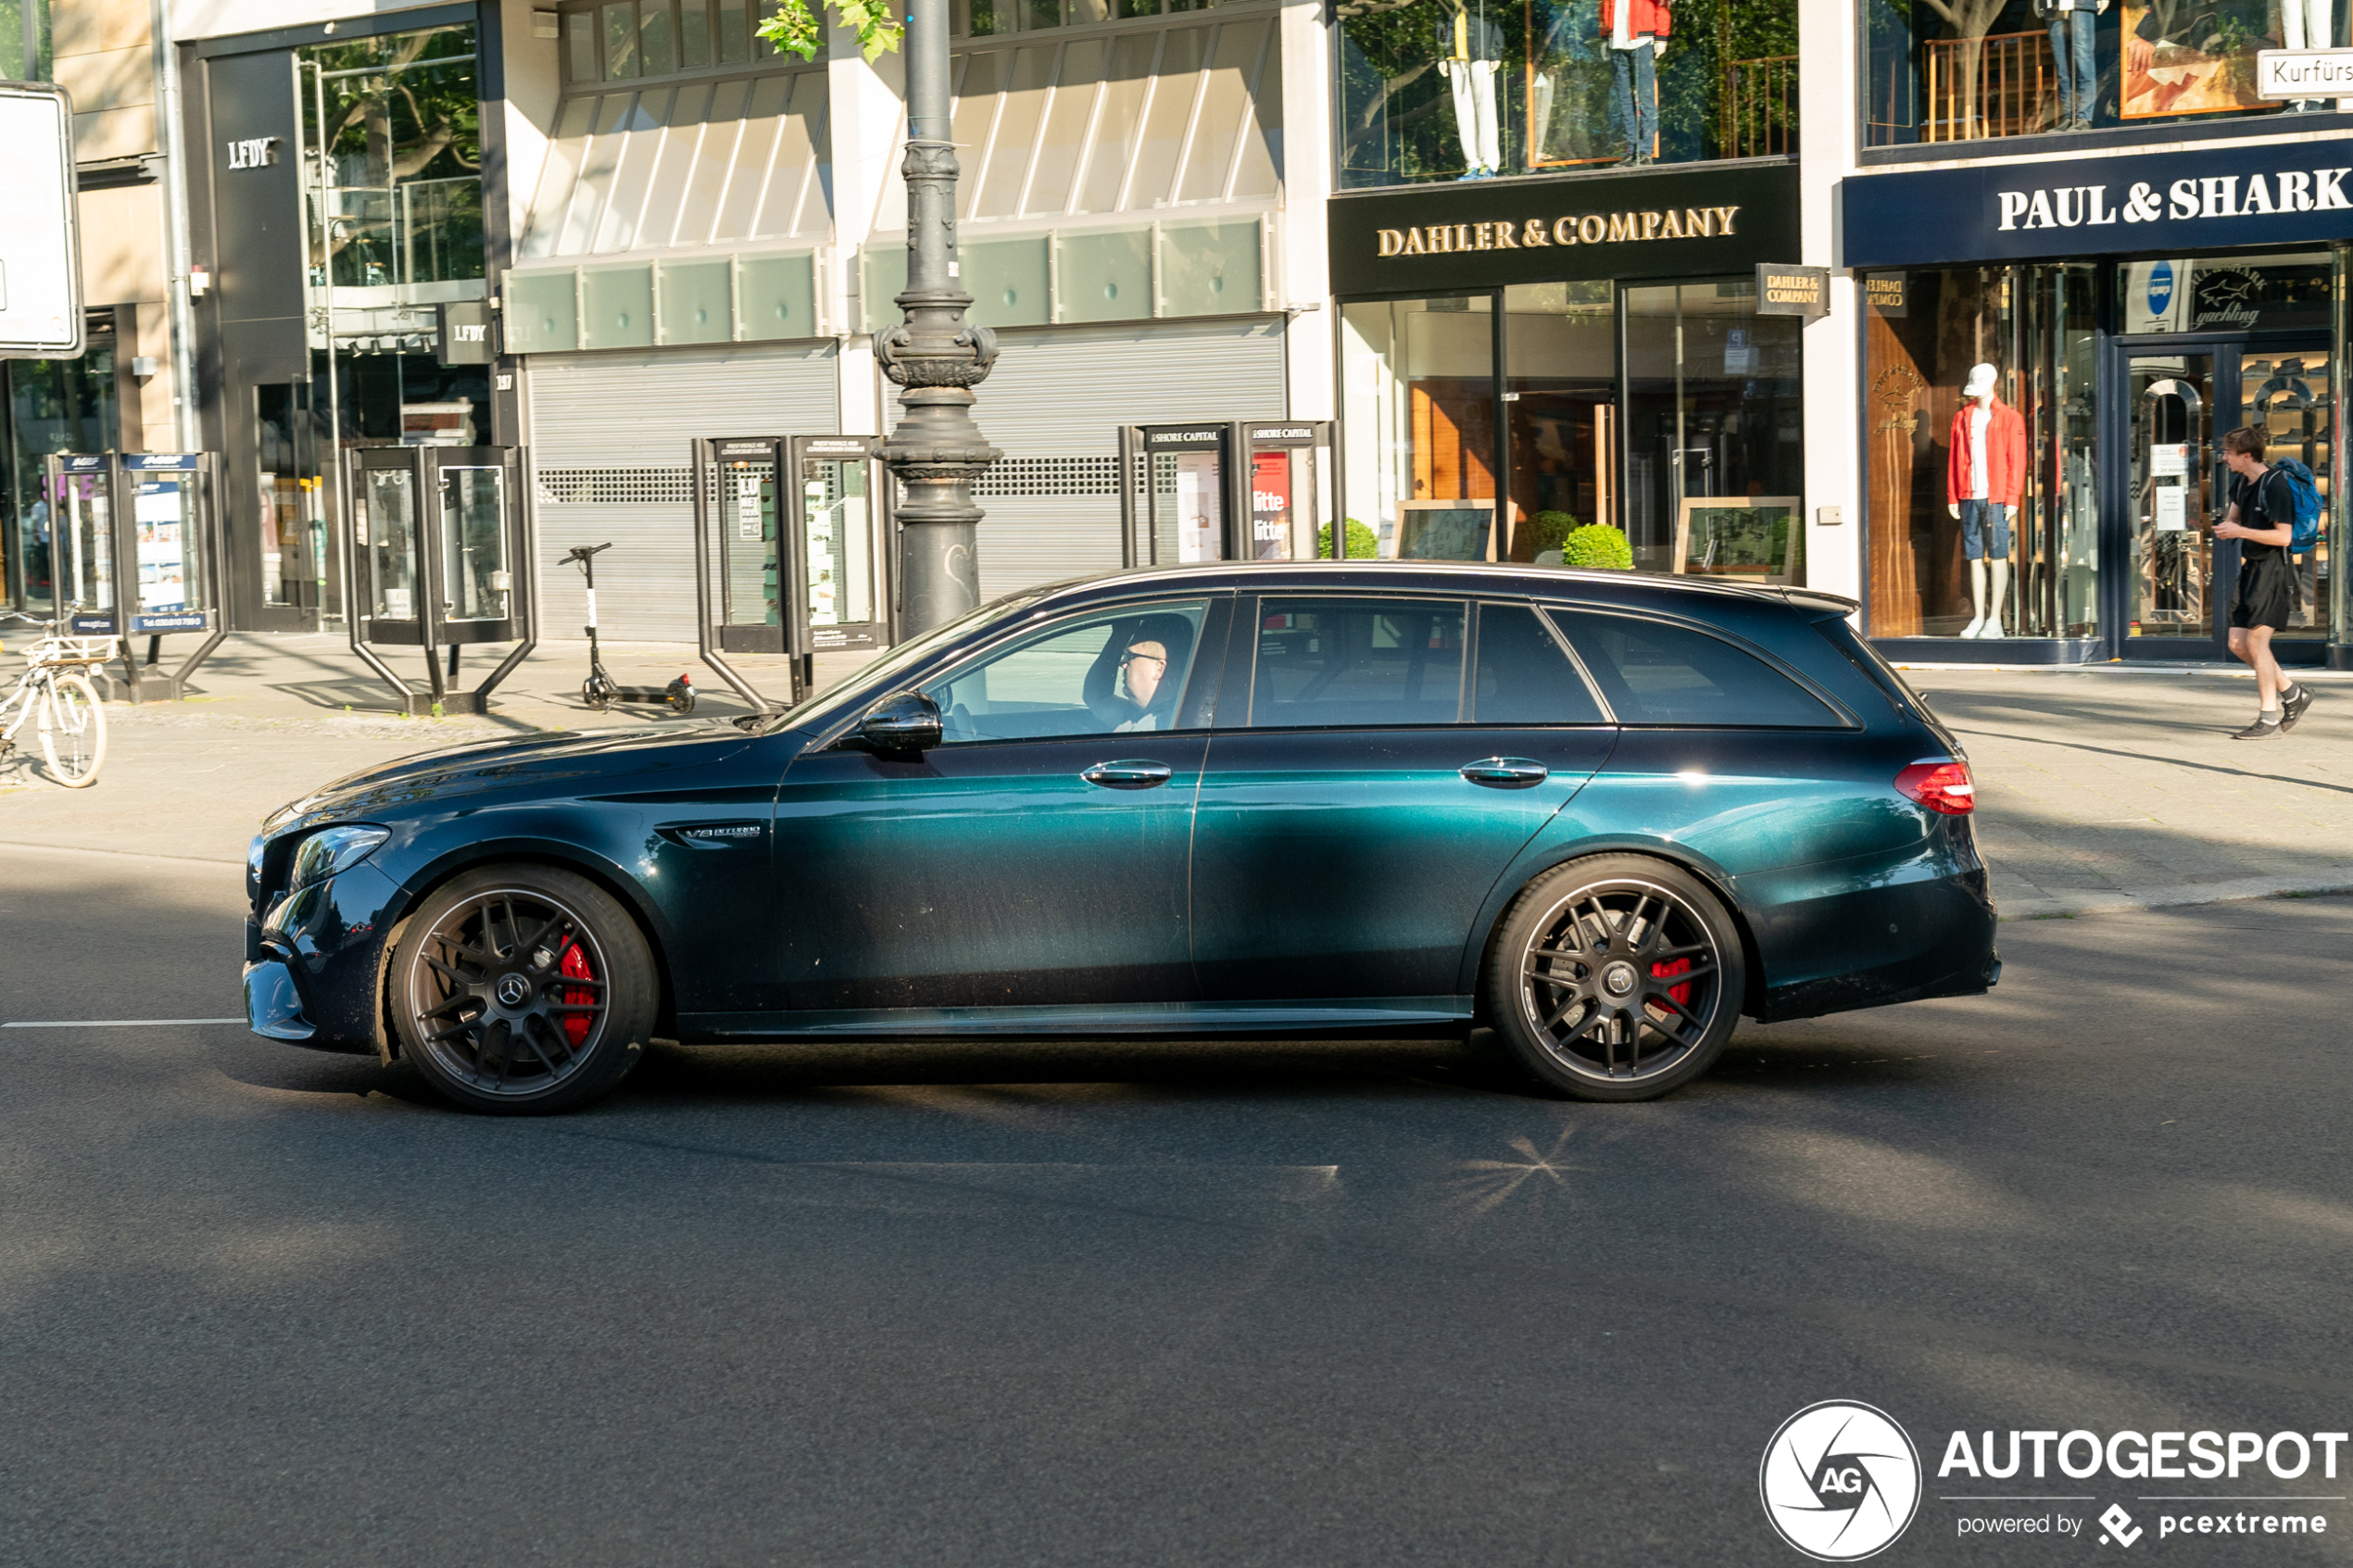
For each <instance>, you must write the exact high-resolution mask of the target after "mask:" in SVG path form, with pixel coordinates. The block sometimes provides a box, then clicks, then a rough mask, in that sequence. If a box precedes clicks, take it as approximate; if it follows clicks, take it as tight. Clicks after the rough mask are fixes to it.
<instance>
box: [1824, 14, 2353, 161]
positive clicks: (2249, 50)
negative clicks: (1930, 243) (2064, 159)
mask: <svg viewBox="0 0 2353 1568" xmlns="http://www.w3.org/2000/svg"><path fill="white" fill-rule="evenodd" d="M2061 4H2065V6H2066V8H2065V9H2061V8H2059V7H2060V6H2061ZM1864 5H1865V6H1866V11H1865V15H1866V17H1867V18H1868V19H1869V32H1870V72H1871V81H1870V91H1869V107H1868V109H1867V111H1866V119H1867V121H1868V125H1869V134H1868V141H1869V144H1870V145H1873V146H1885V145H1891V144H1902V143H1912V142H1967V141H1975V140H1979V139H1981V138H1984V137H1989V136H2026V135H2036V134H2042V133H2046V132H2064V131H2087V130H2090V129H2092V128H2093V127H2095V126H2112V125H2130V124H2134V123H2139V122H2145V121H2150V120H2158V121H2163V120H2180V119H2203V118H2209V117H2212V116H2216V115H2248V114H2277V113H2280V112H2283V110H2288V111H2293V110H2295V109H2298V108H2309V109H2321V108H2326V107H2331V106H2330V105H2329V104H2327V103H2326V102H2324V101H2322V100H2319V99H2314V100H2312V101H2310V102H2309V103H2305V104H2285V105H2283V104H2279V103H2272V102H2267V101H2266V100H2264V99H2262V98H2259V97H2258V96H2257V95H2256V92H2255V57H2256V53H2257V51H2259V50H2262V49H2276V48H2280V47H2282V46H2283V45H2284V46H2285V47H2287V48H2290V49H2302V48H2307V47H2309V48H2315V49H2320V48H2327V47H2330V46H2331V45H2332V44H2340V43H2341V42H2342V41H2343V39H2344V36H2345V34H2344V27H2345V23H2344V20H2343V19H2342V18H2341V17H2340V16H2339V15H2337V12H2338V10H2339V9H2341V7H2340V6H2338V5H2337V0H2276V3H2275V0H2146V3H2145V4H2136V3H2134V0H2120V3H2118V4H2114V5H2109V4H2108V3H2107V0H2099V5H2098V6H2096V7H2095V4H2094V0H2049V4H2048V5H2038V4H2032V3H2030V0H2007V3H2005V0H1864Z"/></svg>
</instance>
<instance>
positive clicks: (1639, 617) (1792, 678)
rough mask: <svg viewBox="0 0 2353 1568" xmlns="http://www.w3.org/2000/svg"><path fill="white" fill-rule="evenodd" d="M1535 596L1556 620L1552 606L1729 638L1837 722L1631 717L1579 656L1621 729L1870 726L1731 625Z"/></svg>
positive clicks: (1774, 730) (1791, 730)
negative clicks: (1666, 721) (1665, 721)
mask: <svg viewBox="0 0 2353 1568" xmlns="http://www.w3.org/2000/svg"><path fill="white" fill-rule="evenodd" d="M1533 602H1534V604H1535V606H1536V608H1537V610H1538V612H1539V613H1540V614H1541V615H1543V616H1544V619H1546V620H1547V621H1550V620H1551V618H1552V612H1566V613H1569V614H1576V615H1595V616H1604V617H1615V618H1616V619H1617V620H1620V621H1647V622H1649V623H1651V624H1653V625H1657V626H1668V627H1673V628H1674V629H1676V630H1677V631H1681V632H1692V633H1697V634H1699V635H1701V636H1704V637H1713V638H1715V639H1716V640H1717V641H1718V642H1719V643H1723V644H1725V645H1726V646H1730V647H1731V648H1732V649H1734V650H1735V651H1737V652H1740V653H1744V654H1746V655H1748V656H1749V657H1750V658H1751V659H1755V660H1757V661H1758V662H1759V663H1761V664H1763V665H1764V666H1765V667H1766V668H1767V669H1768V670H1770V671H1773V672H1774V673H1775V674H1777V675H1779V676H1780V677H1781V678H1782V679H1784V680H1786V681H1789V682H1790V683H1791V684H1794V685H1795V686H1796V687H1797V689H1798V690H1800V691H1802V692H1804V693H1805V694H1806V696H1810V697H1812V698H1813V699H1814V700H1815V701H1817V702H1818V703H1820V704H1821V705H1822V706H1823V707H1824V708H1826V709H1829V710H1830V713H1831V719H1832V720H1833V722H1831V723H1827V724H1681V723H1678V724H1660V723H1650V722H1645V721H1642V720H1638V719H1629V718H1626V717H1624V716H1622V715H1619V714H1618V713H1617V709H1616V708H1615V707H1613V706H1612V705H1611V704H1610V702H1609V700H1608V696H1607V694H1606V691H1605V690H1604V688H1603V687H1602V684H1601V681H1600V679H1599V677H1597V676H1595V675H1594V674H1593V673H1592V671H1591V670H1589V669H1586V668H1585V661H1584V659H1581V658H1579V659H1578V667H1579V669H1580V670H1583V671H1584V672H1585V676H1586V679H1587V680H1588V681H1590V682H1591V683H1592V685H1593V686H1594V688H1595V689H1596V691H1597V692H1601V693H1602V711H1604V713H1608V714H1611V715H1612V716H1613V721H1614V722H1615V723H1617V726H1618V727H1619V728H1620V729H1628V730H1738V731H1743V732H1746V733H1752V734H1826V733H1829V732H1831V731H1847V732H1857V731H1861V730H1863V729H1864V728H1866V726H1865V724H1864V723H1863V721H1862V720H1861V719H1860V718H1858V717H1856V713H1855V710H1854V709H1851V708H1849V707H1847V706H1846V704H1844V703H1843V702H1841V701H1840V700H1839V699H1838V698H1837V697H1836V696H1832V695H1831V693H1830V692H1829V691H1828V690H1826V689H1824V687H1823V686H1822V684H1821V683H1820V682H1818V681H1817V680H1815V679H1814V678H1813V677H1811V676H1809V675H1807V674H1806V672H1805V671H1801V670H1799V669H1797V668H1796V667H1795V666H1794V665H1793V664H1791V663H1790V662H1789V661H1788V660H1787V659H1782V658H1781V657H1780V655H1778V654H1776V653H1774V652H1772V651H1771V650H1770V649H1769V648H1766V647H1764V646H1760V645H1758V644H1756V643H1754V642H1752V641H1750V640H1749V639H1748V638H1746V637H1743V636H1742V635H1741V634H1740V633H1737V632H1733V631H1729V630H1727V629H1726V628H1724V627H1721V626H1718V625H1716V624H1714V623H1713V622H1711V621H1703V620H1701V619H1699V618H1698V617H1696V616H1689V615H1677V614H1674V613H1672V612H1669V611H1662V610H1655V609H1650V608H1641V609H1637V608H1631V607H1628V606H1619V605H1610V604H1599V603H1596V602H1594V601H1593V600H1591V599H1558V598H1540V599H1536V600H1534V601H1533ZM1553 634H1554V636H1556V637H1558V638H1559V639H1560V640H1561V641H1562V642H1563V643H1564V644H1567V646H1568V648H1569V651H1570V653H1571V654H1572V655H1574V654H1575V653H1576V644H1575V643H1574V642H1572V641H1571V640H1570V638H1569V636H1568V633H1567V632H1566V631H1565V630H1564V629H1563V628H1562V627H1560V626H1559V625H1558V624H1557V623H1555V624H1554V626H1553Z"/></svg>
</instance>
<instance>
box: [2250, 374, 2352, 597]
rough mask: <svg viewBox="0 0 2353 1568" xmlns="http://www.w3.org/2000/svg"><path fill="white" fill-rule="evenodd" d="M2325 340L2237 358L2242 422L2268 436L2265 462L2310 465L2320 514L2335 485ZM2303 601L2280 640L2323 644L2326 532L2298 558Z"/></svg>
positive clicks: (2330, 383) (2333, 398) (2330, 388)
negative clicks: (2319, 501) (2315, 544)
mask: <svg viewBox="0 0 2353 1568" xmlns="http://www.w3.org/2000/svg"><path fill="white" fill-rule="evenodd" d="M2331 362H2332V361H2331V358H2330V355H2329V348H2328V343H2327V341H2326V340H2325V339H2322V340H2316V341H2314V342H2312V343H2309V344H2296V345H2288V346H2284V347H2276V346H2269V345H2267V346H2264V347H2260V348H2257V347H2252V346H2250V347H2248V348H2246V349H2245V350H2243V351H2242V352H2241V353H2240V354H2239V355H2238V372H2239V375H2238V381H2239V395H2238V418H2237V420H2235V421H2234V422H2235V423H2237V424H2242V425H2251V426H2253V427H2255V428H2256V429H2258V430H2260V431H2262V432H2264V433H2265V434H2266V436H2267V438H2268V439H2269V442H2270V445H2269V446H2268V447H2267V449H2266V450H2265V453H2264V460H2265V461H2267V462H2271V463H2281V462H2297V463H2302V464H2303V465H2304V466H2305V467H2306V468H2307V469H2309V470H2311V474H2312V483H2313V484H2314V486H2315V487H2316V488H2318V489H2319V491H2320V493H2321V505H2322V513H2321V515H2322V517H2324V518H2325V517H2326V516H2328V507H2329V499H2330V496H2331V495H2332V494H2333V493H2334V489H2335V478H2336V462H2335V458H2336V453H2335V450H2334V445H2332V442H2331V439H2330V436H2331V432H2332V431H2333V430H2334V428H2335V427H2334V421H2335V419H2336V387H2335V384H2334V380H2333V378H2332V377H2331V375H2330V366H2331ZM2296 581H2297V584H2298V587H2299V588H2300V590H2301V592H2300V595H2299V598H2300V602H2299V603H2298V604H2297V606H2296V611H2295V615H2294V618H2293V619H2292V620H2290V621H2289V622H2288V627H2287V630H2286V631H2284V632H2282V633H2280V634H2279V640H2280V641H2283V642H2284V641H2287V640H2289V639H2294V640H2296V641H2299V642H2310V643H2318V642H2325V641H2326V640H2327V638H2328V634H2329V537H2328V530H2327V529H2325V528H2323V529H2322V531H2321V540H2320V543H2319V544H2318V545H2317V546H2314V547H2313V548H2312V549H2310V550H2308V551H2306V552H2304V553H2303V554H2300V555H2298V556H2297V557H2296Z"/></svg>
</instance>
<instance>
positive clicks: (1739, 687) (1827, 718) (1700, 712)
mask: <svg viewBox="0 0 2353 1568" xmlns="http://www.w3.org/2000/svg"><path fill="white" fill-rule="evenodd" d="M1548 613H1549V614H1550V615H1551V616H1552V618H1553V622H1554V625H1556V626H1558V627H1559V628H1560V629H1561V631H1562V633H1564V634H1565V635H1566V636H1567V638H1568V641H1569V646H1572V647H1574V648H1575V649H1576V650H1577V654H1578V657H1579V659H1583V660H1584V661H1585V668H1586V669H1587V670H1588V671H1591V672H1592V677H1593V681H1594V683H1595V684H1597V685H1599V686H1600V687H1601V689H1602V696H1603V697H1604V699H1606V700H1607V701H1608V703H1609V705H1610V709H1611V710H1612V711H1613V712H1614V713H1616V714H1617V721H1618V722H1619V723H1621V724H1680V725H1699V726H1705V727H1708V728H1712V729H1777V730H1824V729H1838V728H1843V726H1844V724H1845V720H1844V719H1843V718H1842V717H1841V716H1840V714H1839V713H1838V712H1837V711H1836V710H1835V709H1832V708H1831V707H1830V705H1829V704H1827V703H1825V702H1823V701H1822V700H1821V698H1819V697H1818V696H1815V695H1814V694H1813V693H1811V692H1809V691H1807V690H1806V688H1805V687H1804V686H1801V685H1799V684H1797V683H1796V682H1795V681H1793V680H1791V679H1790V678H1789V677H1788V676H1787V675H1784V674H1783V673H1781V672H1780V671H1778V670H1776V669H1774V668H1773V667H1772V666H1771V665H1769V664H1768V663H1766V662H1765V661H1764V660H1763V659H1759V658H1757V657H1756V656H1755V654H1752V653H1750V652H1748V651H1747V650H1746V649H1744V648H1740V647H1736V646H1733V645H1732V644H1731V643H1730V642H1727V641H1726V640H1724V639H1723V638H1721V637H1717V636H1712V635H1710V634H1709V633H1705V632H1702V631H1699V630H1697V629H1696V628H1693V627H1689V626H1678V625H1673V624H1670V623H1668V622H1667V621H1646V620H1642V619H1639V618H1637V617H1634V616H1630V615H1609V614H1604V613H1601V612H1598V611H1592V610H1581V609H1578V610H1571V609H1559V608H1554V609H1552V610H1550V611H1548Z"/></svg>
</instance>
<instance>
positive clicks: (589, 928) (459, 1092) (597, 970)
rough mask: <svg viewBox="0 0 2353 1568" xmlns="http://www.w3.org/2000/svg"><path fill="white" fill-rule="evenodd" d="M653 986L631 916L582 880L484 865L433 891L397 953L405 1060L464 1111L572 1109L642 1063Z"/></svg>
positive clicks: (394, 984)
mask: <svg viewBox="0 0 2353 1568" xmlns="http://www.w3.org/2000/svg"><path fill="white" fill-rule="evenodd" d="M658 985H659V982H658V980H657V978H656V976H655V972H654V962H653V954H652V951H651V949H650V948H648V947H647V945H646V938H645V935H644V934H643V933H642V932H640V931H639V930H638V929H637V924H636V922H635V921H634V920H632V919H630V917H629V913H628V911H627V910H625V909H623V908H622V907H621V905H620V904H619V903H617V902H615V901H614V899H613V897H612V896H611V895H610V894H609V893H607V892H605V890H604V889H602V888H600V887H598V885H597V884H595V883H592V882H590V881H588V880H587V879H586V878H585V877H583V876H579V875H576V874H574V873H573V872H565V871H559V870H556V869H554V868H553V867H548V866H533V865H517V866H487V867H484V868H481V869H479V870H476V871H471V872H465V873H464V874H462V875H460V876H458V877H455V878H452V879H451V880H450V881H448V882H447V883H445V884H442V885H441V886H440V887H438V888H435V889H434V892H433V893H432V894H431V895H430V896H429V897H427V898H426V899H425V901H424V903H423V904H422V905H421V906H420V907H419V908H418V909H417V911H416V913H415V914H414V915H412V916H411V917H410V918H409V921H408V922H407V923H406V927H405V929H404V930H403V931H402V933H401V936H400V942H399V946H398V947H397V948H396V950H395V951H394V953H393V960H392V972H391V1002H392V1013H393V1022H394V1025H395V1027H396V1029H397V1031H398V1033H399V1035H400V1047H401V1053H402V1054H403V1055H404V1056H406V1057H408V1058H409V1060H411V1061H413V1062H415V1063H416V1065H417V1070H418V1071H419V1072H420V1073H423V1074H424V1075H425V1077H426V1079H427V1080H428V1081H430V1082H431V1083H432V1085H433V1086H434V1088H436V1089H438V1090H440V1091H441V1093H443V1094H444V1095H446V1096H447V1097H448V1098H451V1099H453V1100H455V1101H457V1102H458V1103H459V1105H461V1106H464V1107H465V1108H466V1109H468V1110H485V1111H492V1112H506V1113H510V1114H513V1113H521V1114H531V1113H540V1112H547V1111H555V1110H572V1109H573V1108H574V1107H576V1106H581V1105H585V1104H587V1103H588V1102H589V1101H590V1100H593V1099H595V1098H598V1096H600V1095H603V1094H605V1093H606V1092H608V1091H609V1090H610V1089H611V1088H612V1086H613V1085H616V1084H618V1083H620V1082H621V1080H622V1079H623V1077H625V1076H626V1075H627V1074H628V1073H629V1070H630V1069H631V1068H633V1067H635V1065H636V1064H637V1062H638V1061H639V1060H640V1059H642V1058H643V1056H644V1055H645V1050H646V1044H647V1041H648V1039H649V1038H650V1037H651V1034H652V1030H653V1024H654V1016H655V1012H656V1010H657V1003H658V999H659V998H658Z"/></svg>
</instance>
